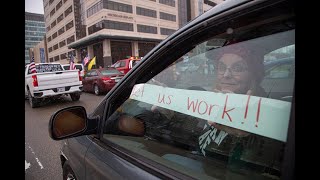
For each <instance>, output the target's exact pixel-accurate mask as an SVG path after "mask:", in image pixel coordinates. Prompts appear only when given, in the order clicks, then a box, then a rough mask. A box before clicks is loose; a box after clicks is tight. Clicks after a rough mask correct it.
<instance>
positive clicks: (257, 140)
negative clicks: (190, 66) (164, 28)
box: [85, 1, 295, 179]
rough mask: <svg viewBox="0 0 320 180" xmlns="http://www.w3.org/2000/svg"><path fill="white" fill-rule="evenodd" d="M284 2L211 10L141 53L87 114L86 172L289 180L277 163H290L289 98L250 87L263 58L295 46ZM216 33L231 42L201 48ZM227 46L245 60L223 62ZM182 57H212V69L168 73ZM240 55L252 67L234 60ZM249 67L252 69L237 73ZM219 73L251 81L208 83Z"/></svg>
mask: <svg viewBox="0 0 320 180" xmlns="http://www.w3.org/2000/svg"><path fill="white" fill-rule="evenodd" d="M288 5H289V6H290V3H287V2H286V1H282V2H275V1H273V2H272V3H271V2H270V3H268V2H264V3H257V2H249V3H243V4H240V5H239V6H238V8H235V9H234V10H231V11H223V12H220V13H221V14H219V12H218V10H217V12H216V13H217V14H219V16H209V15H208V16H204V17H203V18H202V19H201V20H198V21H193V22H191V23H190V24H188V25H187V26H186V27H185V28H182V29H180V30H179V31H178V32H176V33H174V34H173V35H172V36H170V37H169V38H167V39H166V40H165V41H163V42H162V43H160V45H159V46H157V47H156V48H154V49H153V50H152V52H150V53H148V54H147V55H146V56H145V57H144V60H142V61H141V62H140V63H139V64H138V65H136V66H135V67H134V68H133V70H132V71H130V72H129V73H128V75H127V76H125V79H123V80H122V81H121V82H120V83H118V84H117V85H116V86H115V88H114V89H113V91H111V92H109V93H108V94H107V95H106V97H105V98H104V100H103V102H102V103H101V104H100V105H99V106H98V110H96V111H95V112H93V116H94V115H96V116H100V119H101V121H100V122H101V126H100V127H101V128H102V129H100V136H99V137H98V138H95V139H93V143H92V145H91V146H90V147H89V149H88V151H87V154H86V157H85V162H86V179H118V178H119V179H157V178H160V179H275V178H276V179H280V178H281V179H292V177H287V176H286V175H287V174H289V175H290V174H293V172H292V171H293V168H290V169H286V168H288V166H286V165H287V164H291V163H292V162H293V164H294V159H291V158H288V157H290V156H291V155H292V153H287V152H288V151H287V149H291V150H292V148H293V147H294V146H293V145H294V144H291V142H292V141H291V140H292V138H294V136H288V134H291V132H292V131H293V132H294V129H291V128H288V126H289V123H290V122H291V121H294V119H290V114H291V113H292V112H291V106H292V103H291V102H284V101H281V100H279V99H272V98H267V97H266V96H265V95H264V93H262V91H263V89H261V87H260V86H259V83H260V81H262V79H263V78H264V77H262V75H263V74H264V67H263V65H262V61H263V58H262V57H263V55H265V54H266V53H267V52H271V51H272V50H274V48H280V47H285V46H288V45H294V44H295V42H294V34H295V30H294V23H295V21H294V20H293V17H294V14H291V9H290V8H288ZM274 9H281V11H274ZM213 12H214V11H213ZM213 12H212V14H211V15H213V14H215V13H213ZM230 14H237V16H233V15H230ZM258 14H268V15H270V16H268V17H266V16H258ZM221 17H223V18H224V20H225V21H223V22H222V21H221ZM248 20H249V21H248ZM236 22H241V23H236ZM288 24H290V25H291V26H288ZM230 26H232V27H230ZM275 27H276V29H275ZM232 32H235V33H232ZM221 38H224V39H225V40H226V41H228V42H229V43H230V44H224V45H220V46H219V44H216V46H218V48H214V49H208V48H206V44H207V43H208V42H209V41H216V40H217V39H221ZM235 39H236V40H235ZM208 44H209V43H208ZM239 46H241V47H245V48H246V49H242V48H240V49H239V48H238V47H239ZM225 50H228V51H227V52H228V53H225V54H223V55H221V53H223V52H225ZM230 50H231V52H234V53H235V52H239V53H243V52H244V50H247V52H245V53H247V54H246V55H247V56H246V59H245V58H239V57H240V56H232V57H235V58H234V59H232V60H233V61H234V62H236V63H234V62H233V63H234V64H232V63H226V62H224V63H226V64H222V62H221V61H222V60H221V59H222V57H225V55H226V54H227V56H229V55H230ZM187 54H188V57H189V61H190V63H192V62H196V63H197V64H202V63H205V60H206V58H208V59H209V60H213V61H215V62H216V64H215V65H216V67H215V68H214V73H213V74H211V73H207V74H205V73H201V72H194V73H192V74H187V75H184V76H183V77H180V78H179V79H180V80H179V81H177V77H176V74H175V73H172V72H175V66H176V65H177V64H179V63H182V61H181V59H182V57H183V56H185V55H187ZM218 57H219V58H218ZM229 57H230V56H229ZM236 59H237V60H236ZM242 60H248V61H250V62H252V63H253V64H255V65H257V67H259V68H260V69H255V68H253V67H252V66H253V65H252V64H249V63H248V62H247V63H242V64H241V65H240V64H239V63H238V61H242ZM249 69H254V70H253V72H252V73H253V74H254V75H256V76H253V75H252V74H251V75H252V76H249V74H246V73H249ZM242 73H244V74H242ZM225 74H229V75H228V76H230V74H231V75H232V76H241V77H247V78H248V77H254V78H257V79H254V80H253V79H252V81H247V83H248V84H247V85H246V86H241V84H240V85H239V87H241V88H248V89H249V90H248V91H246V92H244V93H242V92H240V90H242V89H241V88H239V89H240V90H239V92H238V91H236V92H231V90H229V91H228V92H226V91H223V90H224V89H221V86H222V85H224V87H233V86H236V85H237V84H236V83H233V84H232V83H231V82H227V83H221V82H220V83H221V84H220V87H217V85H216V84H217V83H218V81H221V80H219V79H218V78H219V75H224V76H226V75H225ZM174 81H175V83H172V82H174ZM240 81H241V79H240V80H239V82H238V83H240ZM243 81H244V80H243V79H242V81H241V83H242V82H243ZM168 82H170V83H168ZM222 82H223V81H222ZM254 83H256V84H254ZM253 85H256V86H253ZM288 86H292V87H294V84H290V85H288ZM215 87H216V88H220V91H217V90H218V89H215ZM237 87H238V86H237ZM251 88H252V89H251ZM237 90H238V89H237ZM293 90H294V88H293ZM253 92H254V93H256V94H251V93H253ZM291 94H293V95H294V93H293V92H291ZM293 103H294V102H293ZM261 107H263V108H261ZM101 109H104V110H103V111H102V110H101ZM282 174H284V175H282Z"/></svg>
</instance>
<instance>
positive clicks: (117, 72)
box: [100, 69, 121, 75]
mask: <svg viewBox="0 0 320 180" xmlns="http://www.w3.org/2000/svg"><path fill="white" fill-rule="evenodd" d="M100 73H101V74H102V75H114V74H121V72H120V71H118V70H116V69H105V70H102V71H100Z"/></svg>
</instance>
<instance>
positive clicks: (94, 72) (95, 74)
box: [90, 71, 98, 76]
mask: <svg viewBox="0 0 320 180" xmlns="http://www.w3.org/2000/svg"><path fill="white" fill-rule="evenodd" d="M90 75H91V76H98V73H97V72H96V71H92V72H91V74H90Z"/></svg>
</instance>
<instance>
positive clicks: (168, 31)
mask: <svg viewBox="0 0 320 180" xmlns="http://www.w3.org/2000/svg"><path fill="white" fill-rule="evenodd" d="M175 31H176V30H174V29H167V28H160V33H161V35H171V34H172V33H174V32H175Z"/></svg>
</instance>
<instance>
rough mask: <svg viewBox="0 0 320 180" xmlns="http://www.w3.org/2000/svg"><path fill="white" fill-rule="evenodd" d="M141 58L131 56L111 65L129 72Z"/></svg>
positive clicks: (123, 71) (121, 70) (124, 72)
mask: <svg viewBox="0 0 320 180" xmlns="http://www.w3.org/2000/svg"><path fill="white" fill-rule="evenodd" d="M140 60H141V58H137V57H130V58H127V59H122V60H118V61H117V62H116V63H114V64H113V65H111V67H114V68H117V70H119V71H120V72H122V73H123V74H127V73H128V72H129V71H130V70H131V69H132V68H133V67H134V66H135V65H136V64H137V63H139V62H140Z"/></svg>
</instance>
